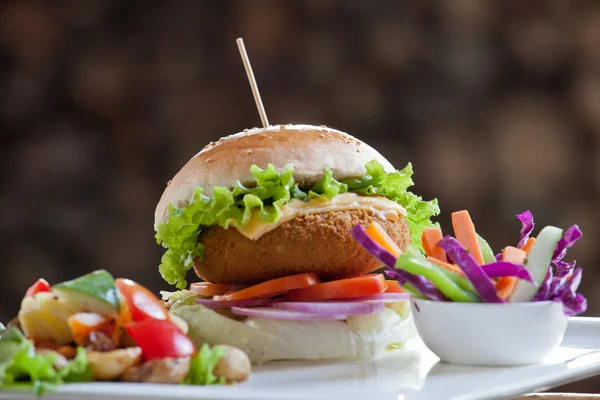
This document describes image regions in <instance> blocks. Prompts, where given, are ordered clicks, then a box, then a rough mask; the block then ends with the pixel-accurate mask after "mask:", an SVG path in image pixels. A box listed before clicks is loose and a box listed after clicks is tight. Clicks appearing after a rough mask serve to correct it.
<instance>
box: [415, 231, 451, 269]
mask: <svg viewBox="0 0 600 400" xmlns="http://www.w3.org/2000/svg"><path fill="white" fill-rule="evenodd" d="M440 240H442V230H441V229H440V228H425V229H423V235H422V236H421V241H422V242H423V249H424V250H425V254H427V255H428V256H430V257H433V258H437V259H438V260H440V261H443V262H446V261H447V259H446V252H445V251H444V250H443V249H442V248H441V247H440V246H438V245H437V244H438V243H439V242H440Z"/></svg>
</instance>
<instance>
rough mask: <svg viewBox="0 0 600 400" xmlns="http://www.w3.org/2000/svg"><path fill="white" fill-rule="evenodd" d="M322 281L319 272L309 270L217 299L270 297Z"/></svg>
mask: <svg viewBox="0 0 600 400" xmlns="http://www.w3.org/2000/svg"><path fill="white" fill-rule="evenodd" d="M319 282H321V281H320V280H319V277H318V276H317V274H315V273H313V272H307V273H304V274H298V275H290V276H284V277H283V278H276V279H271V280H270V281H266V282H263V283H259V284H258V285H254V286H250V287H248V288H246V289H242V290H239V291H237V292H233V293H228V294H226V295H223V296H217V298H215V300H243V299H253V298H256V297H269V296H275V295H278V294H282V293H285V292H289V291H290V290H295V289H301V288H306V287H310V286H311V285H315V284H318V283H319Z"/></svg>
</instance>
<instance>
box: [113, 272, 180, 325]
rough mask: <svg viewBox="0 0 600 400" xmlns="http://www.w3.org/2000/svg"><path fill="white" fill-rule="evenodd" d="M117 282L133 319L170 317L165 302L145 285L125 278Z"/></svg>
mask: <svg viewBox="0 0 600 400" xmlns="http://www.w3.org/2000/svg"><path fill="white" fill-rule="evenodd" d="M115 283H116V284H117V287H118V288H119V291H120V292H121V294H122V295H123V297H124V298H125V300H126V301H127V306H128V308H129V311H130V312H131V319H132V320H133V321H142V320H144V319H148V318H152V319H169V314H168V312H167V309H166V307H165V306H164V304H163V303H162V302H161V301H160V300H159V299H158V297H156V296H155V295H154V293H152V292H151V291H149V290H148V289H146V288H145V287H144V286H142V285H140V284H139V283H136V282H134V281H132V280H130V279H123V278H119V279H117V280H116V282H115Z"/></svg>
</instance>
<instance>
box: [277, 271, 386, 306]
mask: <svg viewBox="0 0 600 400" xmlns="http://www.w3.org/2000/svg"><path fill="white" fill-rule="evenodd" d="M385 289H386V284H385V279H384V278H383V275H382V274H369V275H362V276H359V277H355V278H347V279H339V280H337V281H331V282H324V283H319V284H317V285H312V286H309V287H307V288H304V289H298V290H294V291H292V292H290V293H288V294H287V295H285V296H284V297H283V300H284V301H320V300H333V299H346V298H350V297H363V296H371V295H374V294H377V293H382V292H383V291H385Z"/></svg>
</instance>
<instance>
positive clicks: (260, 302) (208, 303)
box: [196, 297, 271, 308]
mask: <svg viewBox="0 0 600 400" xmlns="http://www.w3.org/2000/svg"><path fill="white" fill-rule="evenodd" d="M270 303H271V299H269V298H266V297H259V298H256V299H243V300H212V299H196V304H201V305H203V306H204V307H206V308H230V307H256V306H266V305H269V304H270Z"/></svg>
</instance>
